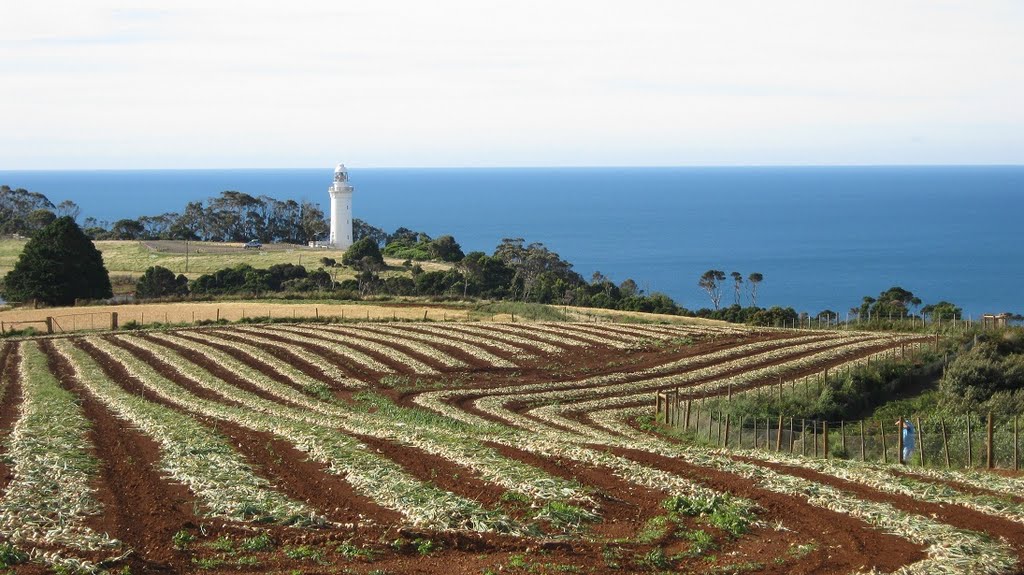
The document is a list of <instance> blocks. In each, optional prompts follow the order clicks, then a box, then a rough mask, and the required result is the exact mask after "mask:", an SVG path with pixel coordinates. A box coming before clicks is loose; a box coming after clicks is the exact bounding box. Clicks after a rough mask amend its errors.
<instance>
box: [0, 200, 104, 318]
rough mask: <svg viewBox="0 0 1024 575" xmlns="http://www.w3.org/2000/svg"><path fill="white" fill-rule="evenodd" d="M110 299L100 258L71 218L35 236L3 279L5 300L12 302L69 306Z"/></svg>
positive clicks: (57, 222)
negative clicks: (92, 300) (90, 300)
mask: <svg viewBox="0 0 1024 575" xmlns="http://www.w3.org/2000/svg"><path fill="white" fill-rule="evenodd" d="M111 295H113V292H112V291H111V288H110V276H109V275H108V274H107V269H106V268H105V267H104V266H103V256H101V255H100V252H99V251H98V250H97V249H96V246H94V245H93V243H92V241H91V240H89V238H87V237H86V236H85V234H83V233H82V230H81V229H80V228H79V227H78V225H77V224H75V222H74V220H72V219H71V218H70V217H63V218H59V219H57V220H55V221H54V222H53V223H52V224H50V225H48V226H46V227H44V228H43V229H42V230H40V231H39V232H38V233H36V235H35V236H34V237H33V238H32V239H31V240H29V242H28V243H27V244H25V249H24V251H22V253H21V256H19V258H18V261H17V263H15V264H14V269H13V270H12V271H11V272H10V273H8V274H7V276H6V277H5V278H4V297H6V298H7V299H8V300H12V301H29V300H37V301H40V302H43V303H46V304H48V305H70V304H73V303H75V300H78V299H100V298H108V297H110V296H111Z"/></svg>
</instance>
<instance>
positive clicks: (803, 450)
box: [800, 419, 807, 455]
mask: <svg viewBox="0 0 1024 575" xmlns="http://www.w3.org/2000/svg"><path fill="white" fill-rule="evenodd" d="M800 455H807V420H806V419H801V420H800Z"/></svg>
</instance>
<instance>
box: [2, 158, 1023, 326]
mask: <svg viewBox="0 0 1024 575" xmlns="http://www.w3.org/2000/svg"><path fill="white" fill-rule="evenodd" d="M332 168H333V166H325V167H324V168H323V169H295V170H277V169H226V170H209V169H204V170H89V171H76V170H66V171H65V170H61V171H38V170H33V171H0V184H8V185H10V186H12V187H23V188H27V189H30V190H32V191H38V192H41V193H44V194H46V195H47V196H48V197H50V199H51V200H53V201H54V202H59V201H61V200H64V199H70V200H73V201H75V202H76V203H78V204H79V205H80V206H81V207H82V218H84V217H87V216H93V217H97V218H98V219H110V220H113V219H117V218H121V217H128V218H136V217H139V216H142V215H155V214H159V213H162V212H165V211H180V210H181V209H183V207H184V205H185V203H186V202H187V201H190V200H201V199H205V198H207V197H211V196H214V195H217V194H219V193H220V192H221V191H224V190H228V189H233V190H239V191H243V192H246V193H249V194H254V195H259V194H266V195H271V196H274V197H277V198H280V199H287V198H293V199H296V200H300V199H308V200H311V201H314V202H318V203H320V204H321V206H322V207H326V206H327V193H326V190H327V186H328V185H329V183H330V176H331V170H332ZM351 179H352V184H353V185H354V186H355V194H354V197H353V211H354V215H355V217H358V218H360V219H363V220H365V221H367V222H369V223H371V224H373V225H376V226H379V227H382V228H384V229H386V230H389V231H390V230H393V229H395V228H396V227H398V226H406V227H410V228H413V229H422V230H424V231H427V232H428V233H431V234H433V235H440V234H446V233H450V234H452V235H454V236H455V237H456V239H457V240H458V241H459V242H460V243H461V244H462V246H463V248H464V249H466V250H467V251H469V250H481V251H486V252H490V251H492V250H493V249H494V247H495V246H496V245H497V244H498V243H499V242H500V241H501V239H502V238H504V237H523V238H525V239H526V241H528V242H532V241H538V242H543V243H544V244H545V245H547V246H548V247H549V248H550V249H552V250H554V251H556V252H558V253H559V254H560V255H561V256H562V257H564V258H565V259H567V260H568V261H570V262H573V263H574V264H575V269H576V271H577V272H579V273H580V274H582V275H584V277H589V276H590V275H591V274H592V273H593V272H595V271H600V272H602V273H603V274H605V275H606V276H609V277H610V278H611V279H613V280H614V281H617V282H619V281H622V280H624V279H626V278H632V279H635V280H636V281H637V283H638V284H639V285H640V287H641V289H645V290H648V291H663V292H666V293H668V294H669V295H670V296H672V297H673V298H674V299H676V301H677V302H679V303H680V305H683V306H685V307H688V308H691V309H696V308H699V307H705V306H708V305H710V302H709V301H707V300H706V298H705V297H704V296H703V294H702V293H701V292H700V291H699V288H698V287H697V285H696V282H697V278H698V276H699V275H700V273H702V272H703V271H704V270H706V269H709V268H716V269H723V270H725V271H726V272H727V273H728V272H730V271H733V270H736V271H740V272H742V273H749V272H750V271H760V272H762V273H764V274H765V277H766V279H765V284H764V286H763V287H762V297H763V301H759V303H760V304H761V305H783V306H793V307H796V308H797V309H798V310H799V311H807V312H810V313H812V314H814V313H817V312H818V311H820V310H822V309H833V310H836V311H839V312H843V311H845V310H846V309H849V308H850V307H852V306H855V305H859V303H860V298H861V297H863V296H865V295H872V294H877V293H878V292H879V291H882V290H884V289H887V288H888V287H891V286H893V285H901V286H903V287H906V288H907V289H910V290H912V291H914V292H915V293H917V294H919V295H921V297H923V298H925V299H926V300H927V301H938V300H943V299H944V300H948V301H953V302H955V303H957V304H958V305H961V306H962V307H963V308H964V312H965V313H966V314H971V315H975V316H976V315H978V314H981V313H986V312H999V311H1014V312H1019V311H1022V309H1024V305H1022V302H1021V298H1020V296H1019V293H1018V291H1017V290H1016V288H1015V286H1019V285H1022V284H1024V262H1022V261H1021V258H1020V257H1019V254H1018V253H1017V251H1016V249H1015V247H1016V246H1018V245H1020V242H1021V240H1022V237H1021V232H1019V231H1018V230H1016V229H1015V228H1014V226H1013V224H1012V223H1010V222H1007V221H1005V218H1003V217H1001V216H1000V215H1001V214H1003V215H1005V214H1014V213H1020V212H1021V211H1022V209H1024V194H1021V193H1020V191H1021V190H1024V167H1022V166H872V167H863V166H814V167H778V166H758V167H743V168H733V167H724V166H723V167H718V166H711V167H694V168H686V167H684V168H612V167H609V168H575V167H571V168H466V169H455V168H394V169H385V168H377V169H362V170H360V169H352V170H351ZM80 219H81V218H80ZM723 303H732V302H731V301H729V302H723ZM744 303H745V302H744Z"/></svg>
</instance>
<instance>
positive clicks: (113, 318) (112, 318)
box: [110, 311, 117, 331]
mask: <svg viewBox="0 0 1024 575" xmlns="http://www.w3.org/2000/svg"><path fill="white" fill-rule="evenodd" d="M116 329H117V312H116V311H112V312H110V331H114V330H116Z"/></svg>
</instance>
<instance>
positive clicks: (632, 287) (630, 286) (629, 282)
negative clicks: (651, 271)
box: [619, 278, 642, 299]
mask: <svg viewBox="0 0 1024 575" xmlns="http://www.w3.org/2000/svg"><path fill="white" fill-rule="evenodd" d="M619 293H620V294H622V297H623V299H625V298H630V297H634V296H638V295H640V294H641V293H642V292H641V291H640V286H638V285H636V282H635V281H633V279H632V278H626V279H625V280H623V282H622V283H620V284H619Z"/></svg>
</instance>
